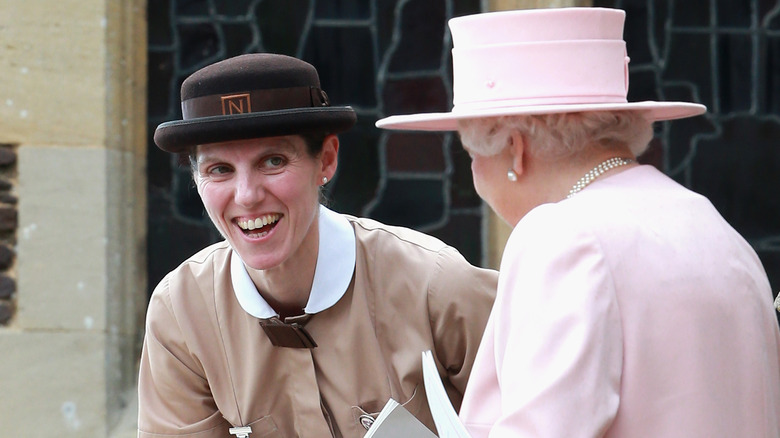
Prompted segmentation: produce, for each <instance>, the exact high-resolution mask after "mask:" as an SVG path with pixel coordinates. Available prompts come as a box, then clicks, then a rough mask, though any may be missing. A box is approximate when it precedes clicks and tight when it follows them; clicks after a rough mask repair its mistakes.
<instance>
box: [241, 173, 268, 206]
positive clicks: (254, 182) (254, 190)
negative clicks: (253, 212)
mask: <svg viewBox="0 0 780 438" xmlns="http://www.w3.org/2000/svg"><path fill="white" fill-rule="evenodd" d="M264 197H265V190H264V188H263V184H262V180H261V178H260V177H259V176H257V175H253V174H251V173H239V174H238V175H237V178H236V187H235V193H234V200H235V203H236V204H237V205H240V206H242V207H252V206H254V205H257V203H258V202H260V201H262V200H263V198H264Z"/></svg>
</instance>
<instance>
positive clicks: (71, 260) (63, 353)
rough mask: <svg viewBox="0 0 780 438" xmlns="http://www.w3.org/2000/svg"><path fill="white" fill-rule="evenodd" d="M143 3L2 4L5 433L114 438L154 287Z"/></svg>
mask: <svg viewBox="0 0 780 438" xmlns="http://www.w3.org/2000/svg"><path fill="white" fill-rule="evenodd" d="M145 7H146V0H127V1H121V2H120V1H105V0H100V1H98V0H35V1H28V0H5V1H3V2H2V4H0V41H1V42H2V43H0V44H1V45H2V49H0V77H2V78H3V79H2V81H0V144H2V145H5V147H9V148H11V149H12V150H13V151H14V152H15V154H16V157H17V160H16V169H15V172H14V174H15V180H14V181H13V188H12V190H11V193H13V194H14V195H15V196H16V197H18V228H17V229H16V233H15V244H16V247H15V251H16V257H15V264H14V265H13V271H14V272H13V275H14V276H15V279H16V285H17V287H16V290H15V292H14V294H13V296H12V297H11V301H12V303H13V304H14V306H12V314H11V315H10V318H8V319H7V320H6V321H5V323H4V324H3V325H2V326H0V352H2V353H0V357H2V360H0V435H2V436H9V437H11V436H14V437H16V436H19V437H21V436H57V437H107V436H111V435H112V432H113V430H114V429H115V427H116V425H117V424H118V423H119V421H120V419H121V417H122V415H123V412H124V411H125V409H126V407H127V406H128V405H130V407H131V408H132V403H133V398H132V396H133V393H134V391H135V389H134V385H135V377H136V361H137V355H138V350H139V341H140V333H141V328H142V325H141V322H142V318H143V311H144V309H145V301H146V283H145V244H144V239H145V234H146V230H145V226H146V212H145V209H146V200H145V193H146V189H145V184H146V182H145V176H144V166H145V164H144V163H145V156H146V153H145V149H146V128H145V126H146V65H145V62H146V11H145Z"/></svg>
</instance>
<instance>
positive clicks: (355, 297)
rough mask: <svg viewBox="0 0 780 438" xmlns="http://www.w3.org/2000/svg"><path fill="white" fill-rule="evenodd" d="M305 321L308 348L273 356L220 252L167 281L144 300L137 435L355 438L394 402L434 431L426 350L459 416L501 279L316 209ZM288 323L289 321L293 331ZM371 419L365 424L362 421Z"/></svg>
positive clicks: (410, 234) (237, 267)
mask: <svg viewBox="0 0 780 438" xmlns="http://www.w3.org/2000/svg"><path fill="white" fill-rule="evenodd" d="M319 226H320V246H319V255H318V261H317V267H316V271H315V275H314V282H313V286H312V291H311V296H310V299H309V302H308V304H307V306H306V308H305V309H304V310H305V312H306V315H305V316H304V317H302V318H300V317H298V318H297V319H296V321H297V322H299V323H300V324H301V325H303V326H304V327H305V330H306V331H307V332H308V334H309V335H310V336H311V339H313V341H314V342H315V343H316V344H317V346H316V347H315V348H305V347H302V348H291V347H282V346H274V345H272V343H271V341H270V340H269V337H268V335H266V333H265V332H264V329H263V327H261V325H260V321H267V320H268V318H271V317H274V316H275V315H276V313H275V312H274V311H273V310H272V309H271V308H270V306H268V304H267V303H266V302H265V301H264V300H263V299H262V296H261V295H260V294H259V293H258V292H257V290H256V289H255V287H254V284H253V283H252V281H251V280H250V279H249V275H248V274H247V272H246V270H245V268H244V265H243V263H242V262H241V260H240V258H239V257H238V254H236V253H235V252H233V251H232V250H231V248H230V246H229V245H228V244H227V243H226V242H221V243H217V244H214V245H212V246H209V247H207V248H205V249H203V250H202V251H200V252H199V253H197V254H195V255H194V256H192V257H191V258H190V259H188V260H187V261H185V262H184V263H182V264H181V265H180V266H179V267H178V268H176V269H175V270H174V271H172V272H171V273H169V274H168V275H167V276H166V277H165V278H164V279H163V280H162V281H161V282H160V284H159V285H158V286H157V288H156V290H155V291H154V293H153V295H152V298H151V301H150V303H149V308H148V314H147V320H146V336H145V340H144V346H143V354H142V359H141V370H140V377H139V424H138V426H139V433H138V436H139V437H140V438H150V437H161V436H175V437H196V438H211V437H230V436H231V435H230V433H229V428H231V427H236V426H250V427H251V429H252V432H251V434H250V435H249V437H250V438H259V437H298V436H300V437H327V436H333V437H361V436H363V435H364V434H365V432H366V425H367V424H370V422H371V420H370V418H369V416H374V417H375V416H376V414H377V413H378V412H379V411H380V410H381V408H382V407H383V406H384V404H385V403H386V402H387V400H388V398H391V397H392V398H393V399H395V400H397V401H399V402H401V403H405V406H406V408H407V409H408V410H409V411H411V412H412V413H413V414H415V415H416V416H417V417H418V418H419V419H420V420H422V421H423V422H424V423H425V424H426V425H427V426H428V427H429V428H431V429H433V427H434V426H433V421H432V419H431V416H430V413H429V410H428V407H427V400H426V395H425V390H424V387H423V385H422V369H421V361H420V352H421V351H423V350H428V349H430V350H432V351H433V352H434V356H435V358H436V360H437V363H438V365H439V370H440V372H441V375H442V379H443V380H444V382H445V385H446V387H447V390H448V391H449V394H450V397H451V399H452V401H453V404H454V405H455V406H456V407H457V406H459V405H460V402H461V398H462V394H463V392H464V390H465V387H466V381H467V379H468V376H469V373H470V371H471V367H472V364H473V360H474V356H475V354H476V351H477V347H478V344H479V341H480V339H481V336H482V332H483V330H484V328H485V324H486V322H487V319H488V315H489V313H490V309H491V306H492V304H493V300H494V298H495V290H496V281H497V273H496V272H495V271H492V270H487V269H481V268H477V267H474V266H472V265H470V264H469V263H468V262H467V261H466V260H465V259H464V258H463V257H462V256H461V255H460V254H459V253H458V252H457V251H456V250H455V249H453V248H452V247H449V246H447V245H445V244H444V243H442V242H441V241H439V240H437V239H435V238H433V237H430V236H427V235H424V234H421V233H418V232H415V231H412V230H409V229H405V228H398V227H390V226H386V225H383V224H381V223H378V222H375V221H372V220H369V219H358V218H354V217H350V216H345V215H341V214H337V213H334V212H332V211H330V210H328V209H326V208H324V207H321V209H320V215H319ZM288 322H289V321H288ZM367 415H368V416H367Z"/></svg>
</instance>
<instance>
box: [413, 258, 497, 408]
mask: <svg viewBox="0 0 780 438" xmlns="http://www.w3.org/2000/svg"><path fill="white" fill-rule="evenodd" d="M435 269H436V272H435V274H434V275H433V276H432V279H431V282H430V284H429V289H428V313H429V316H430V319H431V320H430V322H431V330H432V332H433V338H434V344H435V352H434V353H435V356H436V359H437V360H438V361H439V363H440V364H441V365H442V366H443V367H444V368H445V372H446V374H447V379H446V381H445V387H446V388H447V390H448V391H449V395H450V400H452V402H453V406H454V407H455V409H456V410H457V409H459V408H460V402H461V400H462V398H463V393H464V391H465V389H466V382H467V381H468V378H469V374H470V373H471V368H472V366H473V365H474V358H475V356H476V354H477V349H478V348H479V343H480V341H481V339H482V333H483V332H484V330H485V325H486V324H487V320H488V317H489V316H490V310H491V308H492V307H493V300H494V299H495V297H496V284H497V281H498V272H496V271H495V270H491V269H482V268H478V267H475V266H473V265H471V264H470V263H468V262H467V261H466V259H465V258H463V256H462V255H461V254H460V253H459V252H458V251H456V250H455V249H454V248H451V247H446V248H444V249H443V250H441V251H440V252H439V257H438V260H437V264H436V268H435ZM447 383H449V385H448V384H447Z"/></svg>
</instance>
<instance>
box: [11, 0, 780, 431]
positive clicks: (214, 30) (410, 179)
mask: <svg viewBox="0 0 780 438" xmlns="http://www.w3.org/2000/svg"><path fill="white" fill-rule="evenodd" d="M558 6H602V7H614V8H620V9H623V10H625V11H626V14H627V15H626V28H625V33H624V37H625V39H626V43H627V48H628V54H629V56H630V57H631V63H630V79H629V80H630V89H629V100H631V101H640V100H681V101H690V102H698V103H702V104H704V105H706V106H707V107H708V110H709V111H708V113H707V114H706V115H704V116H701V117H695V118H691V119H684V120H680V121H674V122H667V123H659V124H658V125H657V126H656V136H655V139H654V140H653V143H652V145H651V148H650V149H649V151H648V152H647V153H646V154H645V155H644V156H642V157H640V161H642V162H644V163H647V164H652V165H654V166H656V167H658V168H659V169H661V170H662V171H664V172H665V173H667V174H668V175H670V176H671V177H673V178H674V179H676V180H677V181H678V182H680V183H681V184H683V185H685V186H687V187H689V188H691V189H693V190H695V191H697V192H699V193H702V194H704V195H705V196H707V197H709V198H710V199H711V200H712V202H713V204H714V205H715V207H716V208H717V209H718V210H719V211H720V212H721V214H723V216H724V217H725V218H726V219H727V220H728V221H729V222H730V223H731V224H732V225H733V226H734V227H735V228H736V229H737V230H738V231H739V232H740V233H742V234H743V235H744V236H745V237H746V238H747V239H748V241H749V242H750V243H751V244H752V245H753V247H754V248H755V249H756V251H757V253H758V254H759V257H760V258H761V260H762V262H763V263H764V266H765V268H766V270H767V273H768V275H769V277H770V281H771V283H772V289H773V290H774V291H775V294H776V293H777V291H778V289H780V221H778V219H777V218H778V217H780V195H777V194H776V193H777V191H778V189H780V151H779V150H778V145H777V142H778V140H779V139H780V120H779V119H778V114H780V68H778V64H779V63H780V4H779V3H778V2H777V1H768V0H718V1H715V0H700V1H695V2H691V1H683V0H676V1H675V0H665V1H653V0H623V1H621V0H612V1H605V0H593V1H589V0H588V1H579V0H569V1H564V0H547V1H544V0H504V1H502V0H161V1H156V2H152V1H149V2H147V1H145V0H126V1H109V2H105V1H102V2H99V1H95V0H58V1H54V0H36V1H35V2H24V1H21V0H6V1H4V2H3V3H2V4H0V42H2V43H1V45H0V73H2V77H3V78H4V80H3V81H0V324H2V326H0V395H1V397H0V436H24V435H28V434H29V429H30V428H31V427H35V430H36V431H37V434H41V435H46V434H56V435H57V436H74V437H75V436H77V437H92V436H95V437H98V436H100V437H104V436H113V437H130V436H134V434H135V432H134V427H135V423H134V422H135V417H134V416H135V411H134V409H135V398H134V396H135V377H136V376H135V373H136V366H137V358H138V352H139V351H140V342H141V339H142V336H143V314H144V311H145V306H146V302H147V300H148V296H149V294H150V293H151V290H153V288H154V287H155V286H156V284H157V282H158V281H159V280H160V279H161V278H162V277H163V276H164V275H165V274H166V273H167V272H168V271H170V270H171V269H173V268H174V267H175V266H177V265H178V264H179V263H181V262H182V261H183V260H184V259H186V258H187V257H188V256H189V255H191V254H192V253H194V252H196V251H197V250H199V249H200V248H202V247H204V246H206V245H208V244H210V243H212V242H215V241H216V240H218V239H219V235H218V233H217V232H216V230H215V229H214V228H213V226H212V225H211V223H210V221H209V219H208V218H207V217H206V215H205V214H204V212H203V209H202V205H201V203H200V200H199V199H198V196H197V193H196V191H195V188H194V186H193V184H192V181H191V177H190V174H189V170H188V168H187V167H186V166H181V165H180V163H178V162H177V160H176V158H175V157H172V156H170V155H169V154H167V153H163V152H162V151H160V150H159V149H157V148H156V147H155V146H154V143H153V141H152V135H153V133H154V129H155V128H156V126H157V125H158V124H159V123H161V122H164V121H167V120H173V119H179V118H181V108H180V102H179V87H180V85H181V82H182V81H183V80H184V79H185V78H186V77H187V76H188V75H189V74H191V73H193V72H194V71H196V70H198V69H199V68H201V67H203V66H205V65H208V64H211V63H213V62H216V61H219V60H221V59H225V58H228V57H231V56H235V55H239V54H242V53H249V52H275V53H283V54H287V55H292V56H296V57H299V58H301V59H304V60H306V61H308V62H310V63H312V64H313V65H314V66H315V67H317V69H318V71H319V73H320V79H321V82H322V87H323V89H324V90H325V91H326V92H327V93H328V95H329V97H330V100H331V102H333V103H334V104H336V105H351V106H353V107H354V108H355V110H356V111H357V114H358V123H357V125H356V126H355V128H353V129H352V130H350V131H348V132H346V133H344V134H342V135H340V139H341V144H342V146H341V151H340V157H339V160H340V163H339V170H338V173H337V175H336V177H335V178H334V180H333V181H332V182H331V183H329V184H328V185H327V190H328V192H327V195H328V198H329V200H330V207H331V208H332V209H334V210H336V211H339V212H343V213H349V214H354V215H360V216H368V217H372V218H375V219H378V220H380V221H383V222H385V223H388V224H393V225H403V226H408V227H412V228H415V229H418V230H421V231H424V232H427V233H430V234H433V235H435V236H437V237H439V238H440V239H442V240H444V241H445V242H447V243H449V244H451V245H453V246H455V247H456V248H458V249H459V250H460V251H461V252H462V253H463V254H464V256H465V257H466V258H467V259H469V260H470V261H471V262H472V263H474V264H478V265H482V266H490V267H496V266H497V264H498V260H499V259H500V255H501V249H502V248H503V242H504V239H505V238H506V236H507V232H508V228H507V227H506V225H504V224H502V223H501V222H500V221H499V220H497V219H496V217H495V216H494V215H493V214H492V213H491V212H490V211H489V210H488V209H487V208H485V206H484V205H483V204H482V202H481V201H480V199H479V198H478V197H477V195H476V193H475V192H474V189H473V187H472V182H471V175H470V169H469V159H468V156H467V154H465V153H464V152H463V151H462V148H461V146H460V144H459V141H458V138H457V136H456V135H453V134H450V133H409V132H392V131H380V130H378V129H376V128H375V127H374V122H375V121H376V120H377V119H378V118H381V117H384V116H387V115H393V114H406V113H417V112H431V111H448V110H449V109H450V108H451V105H452V88H451V84H452V71H451V58H450V49H451V47H452V44H451V40H450V36H449V32H448V29H447V20H449V19H450V18H452V17H455V16H460V15H466V14H472V13H478V12H481V11H491V10H502V9H518V8H531V7H558ZM771 300H772V297H771V296H768V297H767V305H770V304H771Z"/></svg>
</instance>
